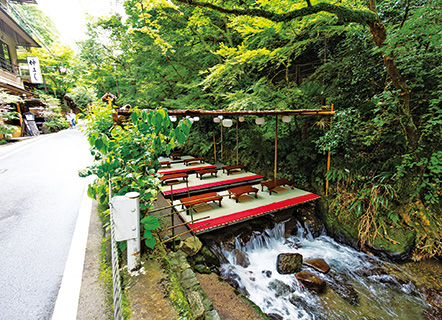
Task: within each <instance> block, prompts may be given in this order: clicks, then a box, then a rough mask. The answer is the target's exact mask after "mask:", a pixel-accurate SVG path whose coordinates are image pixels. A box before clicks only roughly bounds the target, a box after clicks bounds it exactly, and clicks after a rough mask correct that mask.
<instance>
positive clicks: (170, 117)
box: [169, 116, 177, 122]
mask: <svg viewBox="0 0 442 320" xmlns="http://www.w3.org/2000/svg"><path fill="white" fill-rule="evenodd" d="M169 119H170V121H172V122H176V120H177V118H176V116H169Z"/></svg>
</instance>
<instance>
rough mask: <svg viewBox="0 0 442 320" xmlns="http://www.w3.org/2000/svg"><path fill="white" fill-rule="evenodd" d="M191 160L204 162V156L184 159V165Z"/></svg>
mask: <svg viewBox="0 0 442 320" xmlns="http://www.w3.org/2000/svg"><path fill="white" fill-rule="evenodd" d="M192 162H200V163H204V158H192V159H184V164H185V165H186V166H188V165H189V164H191V163H192Z"/></svg>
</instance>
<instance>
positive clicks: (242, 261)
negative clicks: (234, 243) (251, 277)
mask: <svg viewBox="0 0 442 320" xmlns="http://www.w3.org/2000/svg"><path fill="white" fill-rule="evenodd" d="M233 254H234V256H235V263H236V264H237V265H240V266H241V267H243V268H247V267H248V266H249V265H250V261H249V257H248V256H247V254H246V253H244V252H242V251H241V250H238V249H235V250H233Z"/></svg>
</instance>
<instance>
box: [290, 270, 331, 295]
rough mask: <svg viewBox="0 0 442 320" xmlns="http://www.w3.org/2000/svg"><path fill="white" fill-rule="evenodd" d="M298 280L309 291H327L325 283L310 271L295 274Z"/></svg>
mask: <svg viewBox="0 0 442 320" xmlns="http://www.w3.org/2000/svg"><path fill="white" fill-rule="evenodd" d="M295 277H296V279H298V281H299V282H301V284H302V285H304V287H306V288H307V289H309V290H311V291H314V292H317V293H322V292H323V291H324V289H325V281H324V280H322V279H320V278H318V277H317V276H315V275H314V274H313V273H311V272H309V271H301V272H298V273H297V274H295Z"/></svg>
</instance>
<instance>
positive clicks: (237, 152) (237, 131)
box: [236, 117, 238, 165]
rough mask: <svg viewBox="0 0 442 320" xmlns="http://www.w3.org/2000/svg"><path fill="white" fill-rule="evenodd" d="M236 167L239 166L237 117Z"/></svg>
mask: <svg viewBox="0 0 442 320" xmlns="http://www.w3.org/2000/svg"><path fill="white" fill-rule="evenodd" d="M236 165H238V117H236Z"/></svg>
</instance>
